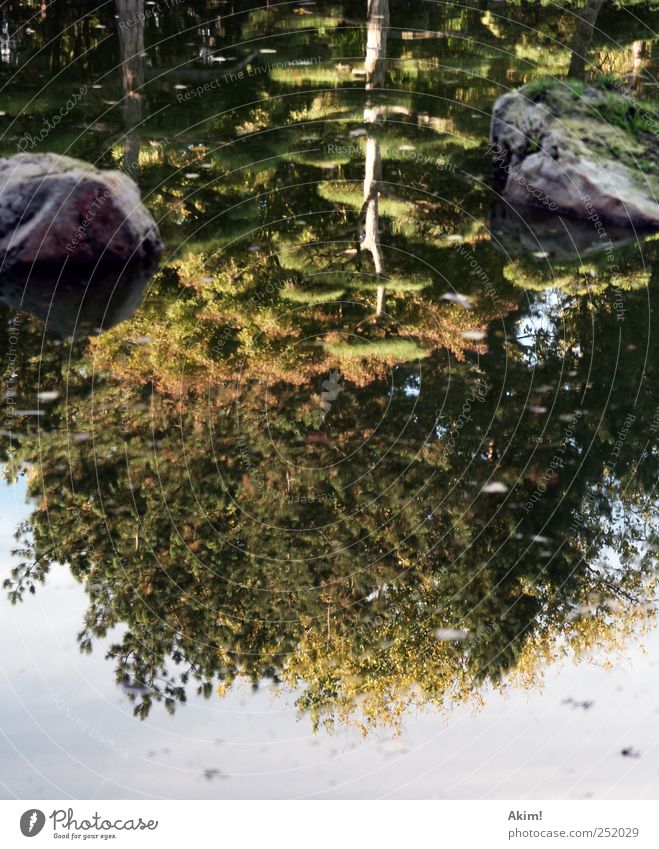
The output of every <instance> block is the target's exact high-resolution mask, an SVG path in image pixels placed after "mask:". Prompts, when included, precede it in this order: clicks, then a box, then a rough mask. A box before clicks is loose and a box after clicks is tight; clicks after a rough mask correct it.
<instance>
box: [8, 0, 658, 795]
mask: <svg viewBox="0 0 659 849" xmlns="http://www.w3.org/2000/svg"><path fill="white" fill-rule="evenodd" d="M366 5H367V4H365V3H362V2H359V3H356V2H355V3H351V2H346V3H344V4H339V3H336V4H334V3H321V2H318V3H313V2H297V3H282V4H275V5H270V6H266V7H263V8H250V4H248V3H240V2H235V3H227V2H209V3H202V2H198V3H195V4H189V3H176V2H173V0H172V2H167V3H165V2H161V3H146V4H144V5H143V4H142V3H141V2H137V0H136V2H131V0H119V2H117V3H116V4H115V3H112V2H108V3H105V4H102V5H100V6H98V7H97V8H96V9H95V10H94V11H92V12H90V11H89V9H88V8H87V4H82V3H77V2H67V3H64V2H59V0H56V2H53V3H50V4H48V6H47V8H46V7H45V6H44V7H42V5H41V4H40V3H36V2H22V3H15V2H12V0H8V2H6V3H5V4H4V5H3V7H2V10H1V11H0V15H1V19H2V41H1V44H0V49H1V58H2V69H1V83H2V86H3V88H2V95H3V97H2V104H1V106H2V112H1V114H0V131H1V140H0V149H1V152H2V154H3V155H11V154H13V153H15V152H16V151H17V150H18V149H22V150H27V151H28V152H40V151H45V150H48V151H54V152H58V153H66V154H67V155H72V156H76V157H79V158H81V159H85V160H88V161H91V162H94V163H96V164H98V165H99V166H100V167H104V168H117V169H121V170H124V171H126V172H127V173H129V174H130V175H131V176H132V177H133V179H135V180H136V181H137V182H138V184H139V186H140V189H141V191H142V196H143V199H144V202H145V204H146V205H147V206H148V208H149V209H150V210H151V212H152V213H153V215H154V217H155V218H156V219H157V221H158V225H159V227H160V230H161V234H162V236H163V240H164V242H165V248H166V250H165V256H164V258H163V261H162V264H161V266H160V269H159V271H158V272H157V273H156V274H155V276H153V277H152V278H150V279H148V278H147V276H146V275H142V276H139V275H138V276H126V275H124V276H123V277H122V279H121V280H120V281H119V282H117V278H116V275H114V276H112V275H109V276H108V275H104V274H103V273H101V272H100V271H99V272H98V273H96V274H95V275H92V276H91V278H90V277H89V276H83V277H82V278H81V277H80V276H78V277H76V272H75V271H71V273H70V275H69V277H66V278H64V279H61V280H60V281H59V282H58V283H57V286H56V287H54V282H53V281H52V280H49V279H43V277H39V276H34V277H33V278H31V279H30V280H29V281H27V282H25V281H16V280H2V281H0V299H1V300H2V305H1V306H0V311H1V312H2V326H3V328H4V330H3V332H2V334H1V335H0V346H2V352H3V366H4V369H5V374H4V382H5V387H4V389H3V391H4V396H3V397H4V399H5V406H6V411H5V412H6V415H5V416H3V419H4V421H5V424H4V426H3V427H4V429H3V431H2V436H1V442H0V451H1V452H2V454H1V460H2V463H3V468H4V479H5V481H6V484H5V489H4V491H3V493H2V496H1V498H2V508H3V509H2V517H3V518H2V525H1V531H2V546H3V547H2V553H3V557H2V561H1V568H2V576H3V579H4V580H5V586H4V599H3V601H2V603H3V611H2V616H1V617H0V632H1V633H2V645H3V646H5V652H4V657H3V661H2V663H1V665H0V668H1V669H2V673H3V674H2V677H1V678H0V681H1V684H0V686H1V687H2V693H1V694H2V704H3V708H2V735H0V752H1V755H2V760H3V763H6V764H7V769H6V770H5V771H4V775H5V776H6V778H5V780H4V783H3V786H2V789H1V790H0V792H2V794H3V795H6V796H7V797H12V796H14V795H15V796H18V797H21V796H29V797H31V798H39V797H43V798H53V797H66V796H67V795H68V796H71V797H74V798H75V797H77V798H85V797H89V798H99V797H100V798H113V797H119V798H121V797H134V796H142V795H143V796H146V797H148V796H154V797H168V796H170V797H179V798H183V797H190V798H205V797H241V796H242V797H245V796H260V797H273V796H276V797H289V796H296V797H299V796H320V797H329V796H335V797H342V796H343V797H346V796H347V797H372V796H378V797H379V796H399V797H405V796H412V797H414V796H423V797H447V798H460V797H463V798H481V797H490V798H493V797H502V798H504V797H508V798H510V797H518V798H523V797H528V798H542V797H543V796H544V797H545V798H547V797H555V798H557V797H567V798H583V797H586V796H594V797H601V796H607V795H608V796H611V797H612V798H621V797H625V796H629V797H635V798H641V797H643V796H646V797H655V796H656V793H657V785H656V782H657V780H658V779H659V768H657V766H656V763H657V761H656V754H655V756H654V757H653V749H654V747H656V743H657V739H658V738H657V733H656V715H657V711H659V684H658V683H657V682H656V664H657V658H658V654H657V652H658V651H659V645H658V644H657V636H656V633H655V631H654V613H655V582H656V572H655V566H656V561H655V555H656V548H655V534H656V525H657V512H656V506H657V498H656V492H655V486H656V478H657V456H658V453H657V442H656V436H657V431H658V430H659V406H658V399H657V393H656V377H657V347H656V341H655V339H656V333H657V329H656V310H655V309H654V308H653V307H654V305H653V303H652V293H653V291H655V290H656V288H657V285H658V282H659V281H658V274H659V271H658V268H659V266H658V256H657V247H658V245H659V242H658V241H657V239H656V238H654V237H652V236H650V237H643V238H641V236H640V235H636V234H634V233H633V232H630V233H624V232H623V233H616V234H614V250H615V259H616V262H615V263H611V262H610V260H609V258H608V256H607V255H606V253H605V252H603V251H602V250H601V243H600V240H599V238H598V235H597V233H596V232H595V231H594V230H593V228H592V227H590V225H589V224H588V223H587V222H586V223H578V222H574V221H566V220H561V219H557V218H555V217H548V216H546V215H539V214H535V213H534V214H530V213H529V212H528V211H523V212H520V211H519V210H514V209H511V208H510V207H506V206H505V205H504V204H503V203H502V202H501V201H500V199H499V198H498V196H497V193H496V191H495V190H494V188H493V186H492V184H491V181H490V158H489V155H488V147H489V145H488V133H489V123H490V115H491V109H492V104H493V103H494V100H495V99H496V98H497V96H499V95H500V94H501V93H503V92H505V91H507V90H509V89H511V88H515V87H517V86H519V85H521V84H523V83H527V82H530V81H533V80H537V79H541V78H543V77H547V76H552V77H558V78H561V77H563V76H565V74H566V73H567V70H568V67H569V64H570V58H571V51H570V47H569V45H570V42H571V40H572V35H573V31H574V16H573V13H572V11H571V9H570V8H569V7H566V8H562V7H561V6H558V5H553V4H547V5H545V4H540V3H532V4H526V3H523V4H509V3H498V2H481V3H474V4H457V3H449V2H447V3H443V2H442V3H431V2H424V3H418V2H409V3H407V2H393V0H392V2H390V3H388V4H387V3H386V2H383V0H373V2H372V3H371V14H370V15H367V14H366V9H365V7H366ZM656 24H657V5H656V3H654V2H640V3H636V4H633V5H630V6H629V7H628V8H626V9H623V10H621V9H620V8H619V7H617V6H615V5H613V4H611V5H609V4H607V5H605V6H604V7H603V9H602V11H601V13H600V16H599V18H598V21H597V30H596V31H595V34H594V36H593V41H592V45H591V47H590V51H591V56H592V61H593V64H594V65H595V66H596V67H597V68H598V69H599V70H598V72H599V73H604V74H612V75H616V76H619V77H624V76H625V75H633V76H634V79H635V85H636V89H635V90H636V92H637V96H639V97H643V98H645V99H647V100H652V99H654V98H655V97H656V95H655V92H656V86H657V82H656V72H657V65H658V64H659V48H658V47H657V40H656V36H655V29H656ZM83 89H84V93H82V94H80V96H79V97H75V98H73V97H72V94H73V92H82V91H83ZM67 102H68V103H72V104H73V105H72V106H71V108H69V107H68V106H66V107H65V108H63V104H66V103H67ZM55 116H59V118H60V120H57V121H55V120H54V117H55ZM646 167H648V168H651V167H652V163H649V164H646ZM653 333H654V334H655V335H654V336H653V335H652V334H653ZM10 407H11V409H12V410H13V411H14V414H13V415H11V416H10V415H9V408H10ZM11 602H14V605H12V604H11ZM643 647H644V648H645V651H644V650H643ZM655 751H656V750H655Z"/></svg>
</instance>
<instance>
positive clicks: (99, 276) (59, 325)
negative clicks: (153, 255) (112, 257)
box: [0, 263, 154, 338]
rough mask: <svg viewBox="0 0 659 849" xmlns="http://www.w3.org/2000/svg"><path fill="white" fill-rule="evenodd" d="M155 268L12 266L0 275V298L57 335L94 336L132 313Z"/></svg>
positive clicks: (138, 303)
mask: <svg viewBox="0 0 659 849" xmlns="http://www.w3.org/2000/svg"><path fill="white" fill-rule="evenodd" d="M153 270H154V268H153V267H151V266H149V265H148V264H144V263H130V264H129V265H126V266H125V267H120V268H117V266H116V265H115V266H108V265H105V264H103V263H101V264H99V265H98V266H95V267H94V268H84V267H78V268H77V269H76V273H75V274H68V273H64V274H61V275H60V274H58V275H53V274H52V273H48V272H47V271H44V273H42V272H41V270H40V269H38V268H31V269H29V270H27V271H26V272H24V273H22V272H20V271H18V270H16V271H13V272H10V273H6V274H0V303H2V304H7V306H10V307H12V309H15V310H21V311H24V312H28V313H30V314H31V315H34V316H36V317H37V318H38V319H40V320H41V321H43V323H44V330H46V331H47V332H48V333H51V334H54V335H55V336H59V337H60V338H68V337H71V338H83V337H87V336H96V335H98V334H99V333H101V332H103V331H104V330H108V329H109V328H111V327H114V325H116V324H119V323H120V322H122V321H125V320H126V319H127V318H130V316H131V315H132V314H133V313H134V312H135V310H136V309H137V308H138V307H139V306H140V303H141V301H142V295H143V293H144V288H145V286H146V283H147V281H148V279H149V277H150V276H151V274H152V273H153Z"/></svg>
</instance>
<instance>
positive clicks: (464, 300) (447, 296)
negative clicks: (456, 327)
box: [442, 292, 471, 310]
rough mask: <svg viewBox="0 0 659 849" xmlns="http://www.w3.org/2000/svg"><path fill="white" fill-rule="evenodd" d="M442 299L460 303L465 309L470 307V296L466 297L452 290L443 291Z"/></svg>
mask: <svg viewBox="0 0 659 849" xmlns="http://www.w3.org/2000/svg"><path fill="white" fill-rule="evenodd" d="M442 301H453V303H456V304H460V305H461V306H463V307H464V308H465V309H466V310H470V309H471V298H469V297H467V295H459V294H456V293H454V292H445V293H444V294H443V295H442Z"/></svg>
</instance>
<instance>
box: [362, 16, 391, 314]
mask: <svg viewBox="0 0 659 849" xmlns="http://www.w3.org/2000/svg"><path fill="white" fill-rule="evenodd" d="M388 26H389V0H370V2H369V4H368V24H367V38H366V60H365V63H364V64H365V69H366V90H367V91H372V90H373V89H376V88H382V87H383V86H384V84H385V81H386V56H387V29H388ZM381 120H382V114H381V109H380V107H378V106H377V105H373V104H369V105H367V107H366V109H365V110H364V123H365V124H366V125H367V126H368V127H369V132H368V136H367V139H366V160H365V164H364V206H363V208H362V219H363V228H364V235H363V239H362V244H361V247H362V250H366V251H368V252H369V253H370V254H371V256H372V258H373V266H374V268H375V273H376V275H377V276H378V277H382V275H383V274H384V260H383V257H382V247H381V245H380V242H379V238H378V237H379V210H378V198H379V195H380V182H381V180H382V156H381V151H380V140H379V138H378V135H377V132H376V129H377V125H378V124H379V123H380V122H381ZM384 310H385V288H384V285H380V286H378V289H377V300H376V307H375V314H376V316H380V315H382V314H383V313H384Z"/></svg>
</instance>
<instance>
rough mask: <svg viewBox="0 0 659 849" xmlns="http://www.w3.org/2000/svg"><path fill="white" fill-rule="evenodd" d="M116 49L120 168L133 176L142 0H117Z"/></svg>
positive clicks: (141, 79)
mask: <svg viewBox="0 0 659 849" xmlns="http://www.w3.org/2000/svg"><path fill="white" fill-rule="evenodd" d="M117 13H118V16H117V17H118V20H117V24H118V29H117V35H118V37H119V53H120V60H121V88H122V91H123V95H124V96H123V99H122V101H121V113H122V118H123V122H124V127H125V129H126V134H125V137H124V170H125V171H127V172H128V173H129V174H133V175H134V176H136V170H137V167H138V166H139V161H140V136H139V132H138V129H137V128H138V125H139V124H140V122H141V121H142V88H143V86H144V62H145V55H146V54H145V53H144V0H117Z"/></svg>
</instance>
